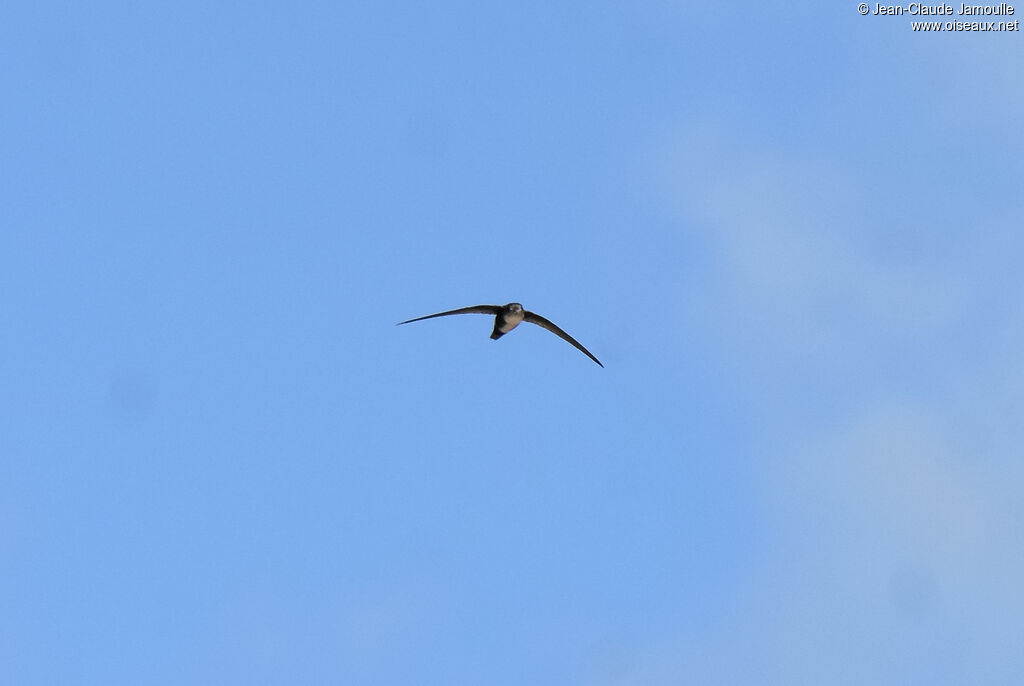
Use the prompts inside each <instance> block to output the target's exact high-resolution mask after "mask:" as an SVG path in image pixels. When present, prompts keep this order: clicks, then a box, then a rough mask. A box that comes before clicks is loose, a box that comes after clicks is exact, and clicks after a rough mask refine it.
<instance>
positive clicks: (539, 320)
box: [523, 312, 604, 367]
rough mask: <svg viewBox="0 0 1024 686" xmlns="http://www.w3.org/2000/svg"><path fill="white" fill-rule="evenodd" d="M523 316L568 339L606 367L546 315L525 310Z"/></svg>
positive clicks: (567, 340)
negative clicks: (545, 316) (546, 317)
mask: <svg viewBox="0 0 1024 686" xmlns="http://www.w3.org/2000/svg"><path fill="white" fill-rule="evenodd" d="M523 318H524V319H525V320H526V321H528V322H530V323H531V324H536V325H537V326H540V327H542V328H545V329H547V330H548V331H550V332H551V333H553V334H555V335H556V336H558V337H559V338H561V339H562V340H564V341H566V342H568V343H571V344H572V345H574V346H576V349H577V350H579V351H580V352H581V353H583V354H584V355H586V356H587V357H589V358H590V359H592V360H593V361H594V362H597V364H598V365H599V366H601V367H604V365H603V364H601V360H599V359H597V358H596V357H594V356H593V355H591V354H590V351H589V350H587V349H586V348H584V347H583V346H582V345H580V342H579V341H577V340H576V339H575V338H573V337H572V336H570V335H569V334H567V333H566V332H564V331H562V330H561V329H559V328H558V327H557V326H555V325H554V324H552V323H551V322H549V321H548V320H547V319H544V317H542V316H540V315H539V314H534V313H533V312H524V313H523Z"/></svg>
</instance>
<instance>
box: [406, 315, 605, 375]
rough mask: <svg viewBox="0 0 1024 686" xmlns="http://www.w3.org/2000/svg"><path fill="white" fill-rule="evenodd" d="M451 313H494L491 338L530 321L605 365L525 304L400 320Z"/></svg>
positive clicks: (414, 320)
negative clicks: (529, 309) (530, 310)
mask: <svg viewBox="0 0 1024 686" xmlns="http://www.w3.org/2000/svg"><path fill="white" fill-rule="evenodd" d="M450 314H493V315H494V331H492V332H491V338H492V339H494V340H498V339H499V338H501V337H502V336H504V335H505V334H507V333H508V332H509V331H511V330H512V329H514V328H516V327H517V326H519V323H520V322H524V321H526V322H530V323H531V324H536V325H537V326H539V327H542V328H545V329H547V330H548V331H550V332H551V333H553V334H555V335H556V336H558V337H559V338H561V339H562V340H564V341H567V342H568V343H570V344H572V345H573V346H575V347H576V349H577V350H579V351H580V352H582V353H583V354H584V355H586V356H587V357H589V358H590V359H592V360H593V361H594V362H597V364H598V365H600V366H601V367H604V365H603V364H601V361H600V360H599V359H597V358H596V357H594V356H593V355H591V354H590V351H589V350H587V349H586V348H584V347H583V346H582V345H580V343H579V341H577V340H576V339H575V338H573V337H572V336H570V335H569V334H567V333H566V332H564V331H562V330H561V329H560V328H558V327H557V326H555V325H554V324H552V323H551V322H549V321H548V320H547V319H545V318H544V317H542V316H540V315H539V314H534V313H533V312H528V311H527V310H524V309H523V306H522V305H520V304H519V303H509V304H507V305H473V306H472V307H462V308H459V309H457V310H448V311H447V312H438V313H437V314H428V315H427V316H426V317H416V318H415V319H407V320H405V321H404V322H398V324H399V325H401V324H409V323H411V322H419V321H422V320H424V319H433V318H434V317H447V316H448V315H450Z"/></svg>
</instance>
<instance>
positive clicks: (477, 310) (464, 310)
mask: <svg viewBox="0 0 1024 686" xmlns="http://www.w3.org/2000/svg"><path fill="white" fill-rule="evenodd" d="M499 312H501V305H473V306H472V307H460V308H459V309H457V310H448V311H447V312H438V313H437V314H428V315H427V316H426V317H416V319H406V320H405V321H404V322H398V324H397V326H401V325H402V324H409V323H411V322H418V321H421V320H424V319H433V318H434V317H447V316H448V315H450V314H498V313H499Z"/></svg>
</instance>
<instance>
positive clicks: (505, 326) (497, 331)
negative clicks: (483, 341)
mask: <svg viewBox="0 0 1024 686" xmlns="http://www.w3.org/2000/svg"><path fill="white" fill-rule="evenodd" d="M524 319H526V311H525V310H524V309H523V306H522V305H520V304H519V303H509V304H508V305H505V307H503V308H501V312H498V313H497V314H496V315H494V331H492V332H491V340H494V341H496V340H498V339H499V338H501V337H502V336H504V335H505V334H507V333H508V332H509V331H511V330H512V329H514V328H516V327H517V326H519V325H520V324H521V323H522V322H523V320H524Z"/></svg>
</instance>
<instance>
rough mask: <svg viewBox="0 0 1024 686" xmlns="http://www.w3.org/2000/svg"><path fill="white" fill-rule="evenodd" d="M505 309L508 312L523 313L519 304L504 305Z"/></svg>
mask: <svg viewBox="0 0 1024 686" xmlns="http://www.w3.org/2000/svg"><path fill="white" fill-rule="evenodd" d="M505 308H506V309H508V311H509V312H522V311H523V306H522V305H520V304H519V303H509V304H508V305H505Z"/></svg>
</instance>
